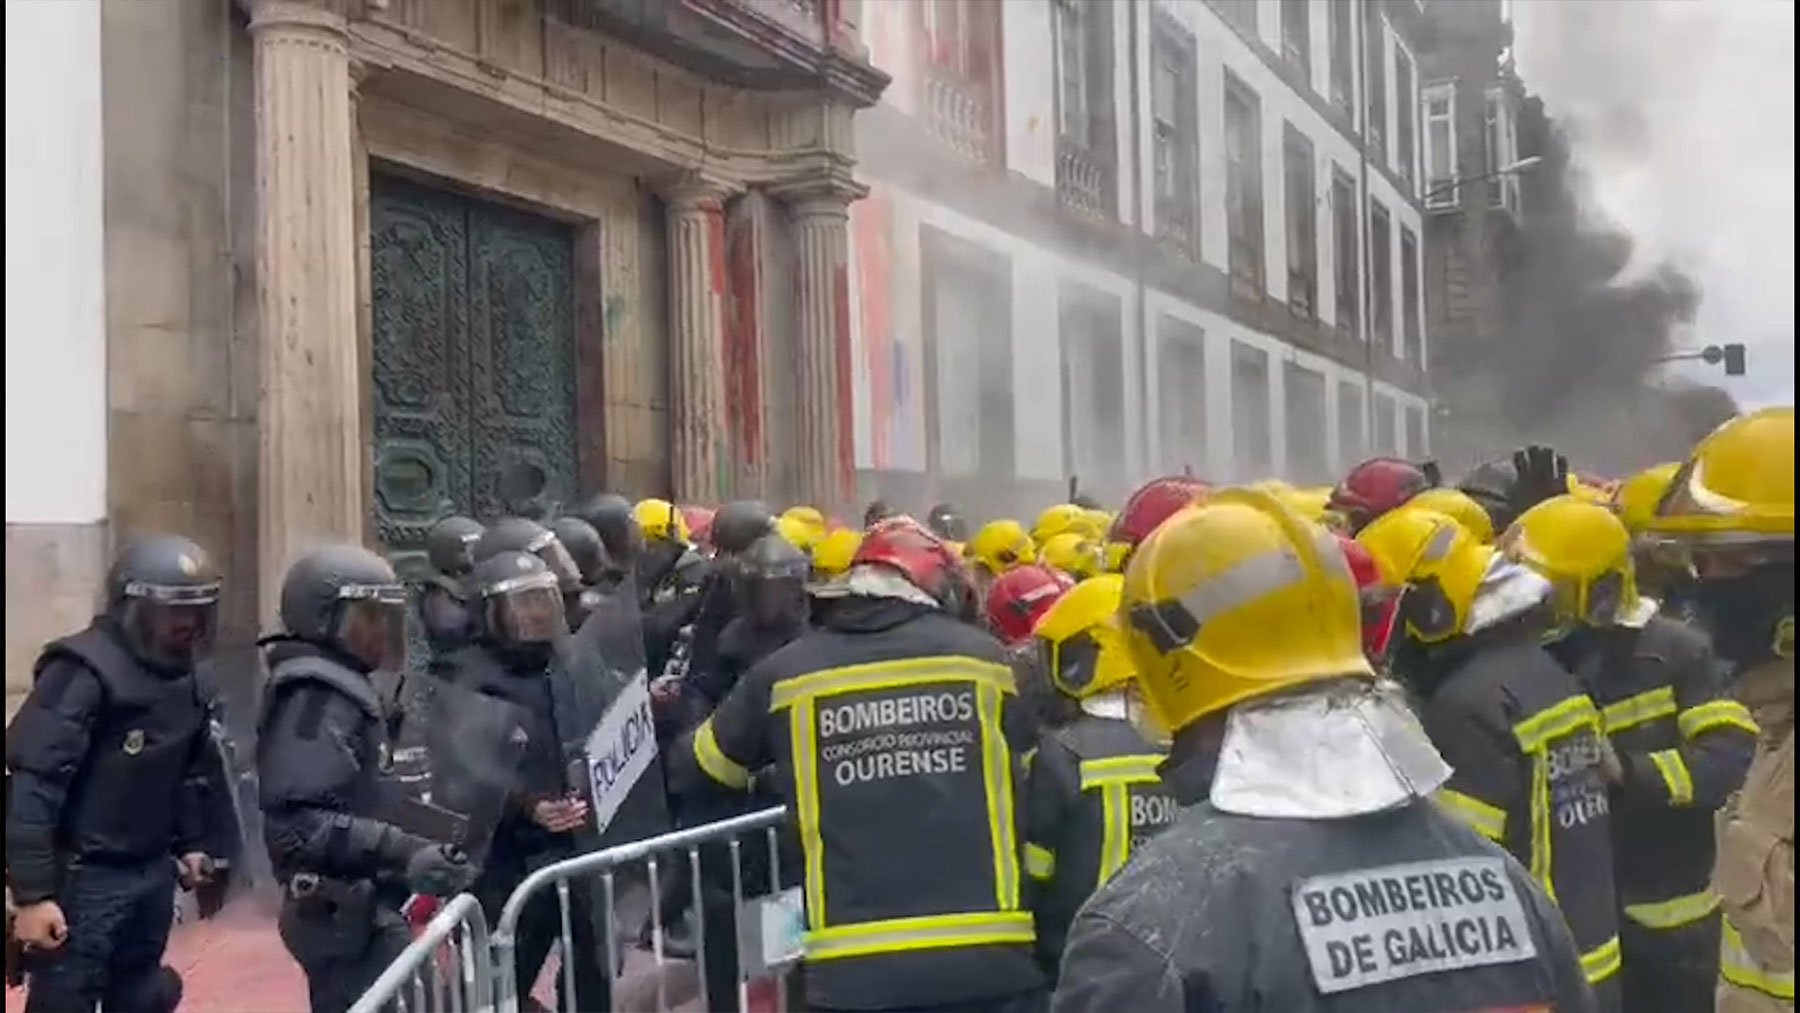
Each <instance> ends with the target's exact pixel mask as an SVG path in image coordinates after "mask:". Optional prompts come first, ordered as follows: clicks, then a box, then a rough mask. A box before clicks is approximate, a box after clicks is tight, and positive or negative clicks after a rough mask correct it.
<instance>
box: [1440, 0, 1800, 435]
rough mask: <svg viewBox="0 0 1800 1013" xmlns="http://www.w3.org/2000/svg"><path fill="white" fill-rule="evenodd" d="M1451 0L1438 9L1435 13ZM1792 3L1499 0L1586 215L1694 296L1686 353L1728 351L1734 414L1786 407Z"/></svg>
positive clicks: (1789, 395) (1713, 375)
mask: <svg viewBox="0 0 1800 1013" xmlns="http://www.w3.org/2000/svg"><path fill="white" fill-rule="evenodd" d="M1446 2H1454V0H1446ZM1794 6H1795V5H1794V4H1793V3H1792V0H1581V2H1572V0H1513V4H1512V11H1513V21H1514V27H1515V49H1516V57H1517V61H1518V68H1519V73H1520V75H1521V76H1522V77H1523V78H1524V80H1525V84H1526V87H1527V88H1529V89H1530V90H1531V91H1533V92H1535V93H1537V94H1538V95H1541V96H1542V97H1543V99H1544V102H1545V104H1546V105H1547V106H1548V107H1549V110H1550V113H1551V115H1552V116H1554V117H1556V118H1557V119H1558V120H1560V121H1561V122H1563V123H1564V124H1565V126H1567V127H1568V128H1569V129H1570V130H1571V132H1572V136H1573V141H1574V152H1575V158H1576V160H1577V161H1578V162H1579V163H1580V164H1581V165H1582V167H1583V168H1584V169H1586V170H1587V171H1588V172H1589V173H1590V174H1591V175H1592V177H1593V180H1594V182H1595V184H1596V185H1595V194H1594V197H1595V203H1596V204H1597V210H1599V211H1601V212H1602V213H1604V214H1606V215H1608V216H1610V217H1611V218H1612V219H1613V220H1615V221H1617V222H1618V223H1620V224H1621V225H1623V226H1624V227H1625V228H1626V230H1627V231H1629V232H1630V233H1632V235H1633V236H1634V237H1635V238H1636V239H1637V240H1638V249H1639V253H1640V255H1642V256H1644V257H1647V258H1653V259H1654V258H1666V259H1668V260H1671V261H1673V262H1675V263H1676V264H1678V265H1680V266H1681V267H1682V268H1683V269H1685V270H1686V271H1687V272H1688V273H1689V274H1690V275H1692V276H1693V277H1694V279H1695V280H1696V281H1698V282H1699V283H1700V286H1701V288H1702V289H1703V290H1704V293H1705V294H1704V301H1703V302H1702V304H1701V308H1700V318H1699V321H1698V324H1697V326H1696V327H1695V334H1694V338H1695V340H1694V343H1695V344H1696V345H1700V344H1708V343H1720V342H1726V341H1741V342H1743V343H1744V344H1745V345H1747V346H1749V355H1750V363H1749V366H1750V368H1749V372H1750V375H1749V376H1746V377H1743V378H1739V379H1734V380H1730V381H1724V380H1722V379H1721V375H1720V373H1719V372H1718V370H1717V369H1713V368H1708V367H1705V366H1696V367H1695V368H1694V370H1693V373H1694V375H1696V376H1698V377H1701V378H1704V379H1706V380H1707V381H1708V382H1715V383H1722V384H1723V385H1724V386H1725V387H1726V388H1727V389H1728V390H1730V391H1731V392H1732V393H1733V394H1734V395H1736V396H1737V398H1738V400H1739V401H1740V402H1743V403H1745V404H1768V403H1785V404H1792V403H1793V401H1794Z"/></svg>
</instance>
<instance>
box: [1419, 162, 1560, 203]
mask: <svg viewBox="0 0 1800 1013" xmlns="http://www.w3.org/2000/svg"><path fill="white" fill-rule="evenodd" d="M1543 160H1544V159H1543V156H1541V155H1532V156H1530V157H1528V158H1521V159H1519V160H1518V161H1517V162H1514V163H1512V164H1511V165H1503V166H1501V167H1500V168H1498V169H1495V170H1494V171H1493V172H1484V173H1482V174H1481V175H1479V176H1459V177H1457V178H1456V179H1453V180H1451V181H1449V182H1448V183H1444V184H1441V185H1439V186H1435V187H1432V188H1431V189H1429V190H1427V191H1425V192H1424V193H1423V194H1420V195H1419V200H1420V202H1421V203H1422V202H1424V201H1428V200H1430V199H1431V198H1433V197H1436V196H1437V195H1438V194H1443V193H1449V192H1450V191H1452V190H1455V189H1456V188H1458V187H1460V186H1463V185H1465V184H1468V183H1480V182H1481V181H1483V180H1488V179H1498V178H1499V177H1501V176H1517V175H1519V174H1520V173H1524V172H1530V171H1531V170H1532V169H1535V168H1537V167H1538V164H1539V163H1540V162H1542V161H1543Z"/></svg>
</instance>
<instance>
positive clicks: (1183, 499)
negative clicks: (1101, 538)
mask: <svg viewBox="0 0 1800 1013" xmlns="http://www.w3.org/2000/svg"><path fill="white" fill-rule="evenodd" d="M1210 492H1212V486H1209V485H1207V484H1206V483H1205V482H1202V481H1200V480H1199V479H1197V478H1191V477H1189V476H1187V475H1169V476H1165V477H1163V478H1153V479H1151V480H1150V481H1148V482H1145V483H1144V484H1143V485H1141V486H1138V489H1137V491H1136V492H1134V493H1132V494H1131V498H1130V499H1128V500H1126V501H1125V506H1124V507H1122V508H1121V509H1120V510H1119V515H1118V516H1117V517H1115V518H1113V523H1112V530H1111V531H1110V532H1108V533H1107V536H1106V540H1107V542H1108V543H1109V545H1108V548H1109V549H1112V550H1113V551H1109V552H1108V553H1107V556H1108V561H1109V562H1112V561H1114V559H1113V557H1115V556H1123V555H1124V554H1125V553H1128V552H1129V551H1130V550H1131V549H1135V548H1137V546H1138V543H1139V542H1142V541H1143V540H1144V539H1146V538H1149V537H1150V532H1152V531H1155V530H1156V527H1157V525H1159V524H1161V523H1162V522H1163V521H1166V520H1168V519H1169V518H1170V517H1171V516H1173V515H1174V513H1175V511H1177V510H1180V509H1181V508H1182V507H1184V506H1187V505H1188V504H1189V503H1195V502H1198V501H1200V500H1202V499H1205V498H1206V495H1207V494H1208V493H1210ZM1116 546H1123V547H1124V549H1123V550H1122V551H1120V550H1118V549H1117V548H1115V547H1116ZM1120 565H1121V566H1122V565H1123V563H1122V562H1121V563H1120Z"/></svg>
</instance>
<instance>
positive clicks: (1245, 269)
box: [1225, 71, 1263, 299]
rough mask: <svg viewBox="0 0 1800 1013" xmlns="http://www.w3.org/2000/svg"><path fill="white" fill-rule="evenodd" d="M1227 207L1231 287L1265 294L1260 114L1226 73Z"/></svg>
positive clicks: (1250, 293) (1254, 296)
mask: <svg viewBox="0 0 1800 1013" xmlns="http://www.w3.org/2000/svg"><path fill="white" fill-rule="evenodd" d="M1225 210H1226V216H1227V232H1228V233H1229V235H1230V237H1231V250H1230V263H1231V289H1232V291H1233V292H1234V293H1236V294H1238V295H1241V296H1243V297H1245V298H1250V299H1261V298H1262V293H1263V259H1262V258H1263V219H1262V112H1261V110H1260V108H1259V103H1258V102H1257V99H1256V93H1255V92H1252V91H1251V90H1250V89H1249V88H1248V87H1246V86H1245V84H1244V83H1243V82H1242V81H1240V80H1238V78H1237V75H1235V74H1233V73H1231V72H1230V71H1226V72H1225Z"/></svg>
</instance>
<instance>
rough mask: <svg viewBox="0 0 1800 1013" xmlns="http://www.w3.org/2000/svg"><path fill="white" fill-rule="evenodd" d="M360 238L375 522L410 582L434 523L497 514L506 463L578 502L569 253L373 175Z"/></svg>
mask: <svg viewBox="0 0 1800 1013" xmlns="http://www.w3.org/2000/svg"><path fill="white" fill-rule="evenodd" d="M369 230H370V237H369V238H370V244H369V245H370V268H371V270H370V273H371V282H372V285H371V287H372V294H373V297H374V307H373V319H374V335H373V343H374V382H373V384H372V388H373V392H374V399H375V401H374V423H375V454H374V458H375V482H374V486H375V488H374V494H375V514H376V519H377V523H378V526H379V530H380V536H381V541H382V544H383V545H384V547H385V548H386V550H387V552H388V553H389V554H390V556H391V557H392V558H393V560H394V564H395V566H396V568H398V569H400V570H401V572H402V575H403V576H408V577H418V576H423V575H424V573H425V570H426V567H425V561H424V556H423V549H424V541H425V533H426V531H428V530H429V529H430V527H431V525H432V524H433V523H434V522H435V521H437V520H438V519H439V518H440V517H444V516H446V515H448V514H452V513H463V514H468V515H470V516H473V517H476V518H478V519H483V520H488V519H492V518H493V517H495V516H497V515H499V514H500V513H501V512H502V509H503V508H502V504H501V501H500V497H499V493H498V489H497V486H498V478H499V475H500V473H501V471H502V469H504V468H506V467H507V466H508V465H509V464H512V463H514V462H517V461H527V462H530V463H532V464H535V465H537V466H538V467H539V468H541V469H542V470H543V473H544V475H545V477H546V479H547V485H548V489H547V490H546V495H547V498H548V499H550V500H551V501H558V500H560V501H562V502H568V501H569V500H570V499H571V498H572V497H573V495H574V493H575V490H576V450H575V340H574V326H573V325H574V317H573V290H572V283H573V279H572V271H573V248H572V245H571V236H570V233H569V230H568V229H567V228H565V227H563V226H561V225H559V224H557V223H555V222H550V221H546V220H543V219H539V218H535V217H532V216H530V215H527V214H524V213H522V212H517V211H513V210H511V209H509V208H503V207H498V206H495V205H491V204H487V203H484V202H481V201H477V200H473V199H471V198H467V197H463V196H460V195H457V194H452V193H448V192H445V191H442V190H435V189H432V188H430V187H426V186H422V185H419V184H416V183H411V182H407V181H403V180H397V179H391V178H387V177H382V176H376V177H374V179H372V180H371V192H370V199H369Z"/></svg>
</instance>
